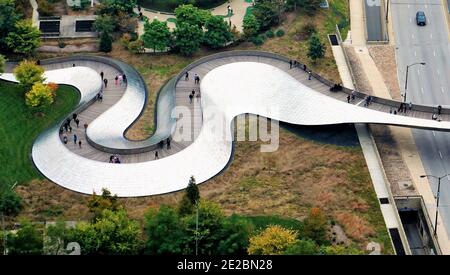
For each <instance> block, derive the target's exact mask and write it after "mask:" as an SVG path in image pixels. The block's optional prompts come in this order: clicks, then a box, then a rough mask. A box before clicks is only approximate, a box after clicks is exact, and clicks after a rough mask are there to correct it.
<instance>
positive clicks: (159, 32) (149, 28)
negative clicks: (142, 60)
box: [141, 19, 171, 51]
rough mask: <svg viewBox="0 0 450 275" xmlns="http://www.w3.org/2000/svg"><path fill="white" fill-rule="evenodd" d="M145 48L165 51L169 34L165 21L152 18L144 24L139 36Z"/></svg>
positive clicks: (168, 42)
mask: <svg viewBox="0 0 450 275" xmlns="http://www.w3.org/2000/svg"><path fill="white" fill-rule="evenodd" d="M141 39H142V40H143V41H144V45H145V47H146V48H150V49H153V50H154V51H165V50H166V49H167V47H169V45H170V41H171V34H170V30H169V28H168V27H167V23H166V22H162V21H159V20H157V19H153V21H152V22H150V23H149V22H146V23H145V25H144V34H143V35H142V36H141Z"/></svg>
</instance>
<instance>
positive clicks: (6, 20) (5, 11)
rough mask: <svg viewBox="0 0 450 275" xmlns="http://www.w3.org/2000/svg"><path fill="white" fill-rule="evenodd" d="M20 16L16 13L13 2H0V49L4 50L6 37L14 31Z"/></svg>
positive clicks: (9, 0)
mask: <svg viewBox="0 0 450 275" xmlns="http://www.w3.org/2000/svg"><path fill="white" fill-rule="evenodd" d="M19 19H20V14H19V13H17V11H16V7H15V5H14V0H0V48H6V41H5V39H6V37H7V36H8V34H9V33H11V32H13V31H14V28H15V25H16V23H17V21H19Z"/></svg>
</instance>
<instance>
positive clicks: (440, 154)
mask: <svg viewBox="0 0 450 275" xmlns="http://www.w3.org/2000/svg"><path fill="white" fill-rule="evenodd" d="M439 156H440V157H441V159H443V157H442V153H441V151H439Z"/></svg>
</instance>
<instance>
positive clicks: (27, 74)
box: [14, 60, 45, 90]
mask: <svg viewBox="0 0 450 275" xmlns="http://www.w3.org/2000/svg"><path fill="white" fill-rule="evenodd" d="M43 74H44V68H42V67H41V66H39V65H36V63H35V62H34V61H28V60H24V61H22V62H20V63H19V65H18V66H17V67H16V68H15V69H14V76H15V77H16V79H17V80H18V81H19V85H20V86H22V87H23V88H24V89H25V90H29V89H31V87H32V86H33V84H34V83H36V82H39V83H42V82H44V80H45V78H44V76H43Z"/></svg>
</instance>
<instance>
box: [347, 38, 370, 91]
mask: <svg viewBox="0 0 450 275" xmlns="http://www.w3.org/2000/svg"><path fill="white" fill-rule="evenodd" d="M344 51H345V53H346V54H347V56H348V61H349V63H350V66H351V67H352V71H353V76H354V78H355V82H356V86H357V89H358V90H359V91H360V92H363V93H365V94H369V95H371V94H373V93H372V87H371V86H370V84H369V79H368V78H367V75H366V74H365V73H364V70H363V68H362V65H361V61H359V58H358V55H357V54H356V53H355V49H354V48H353V47H344Z"/></svg>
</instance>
